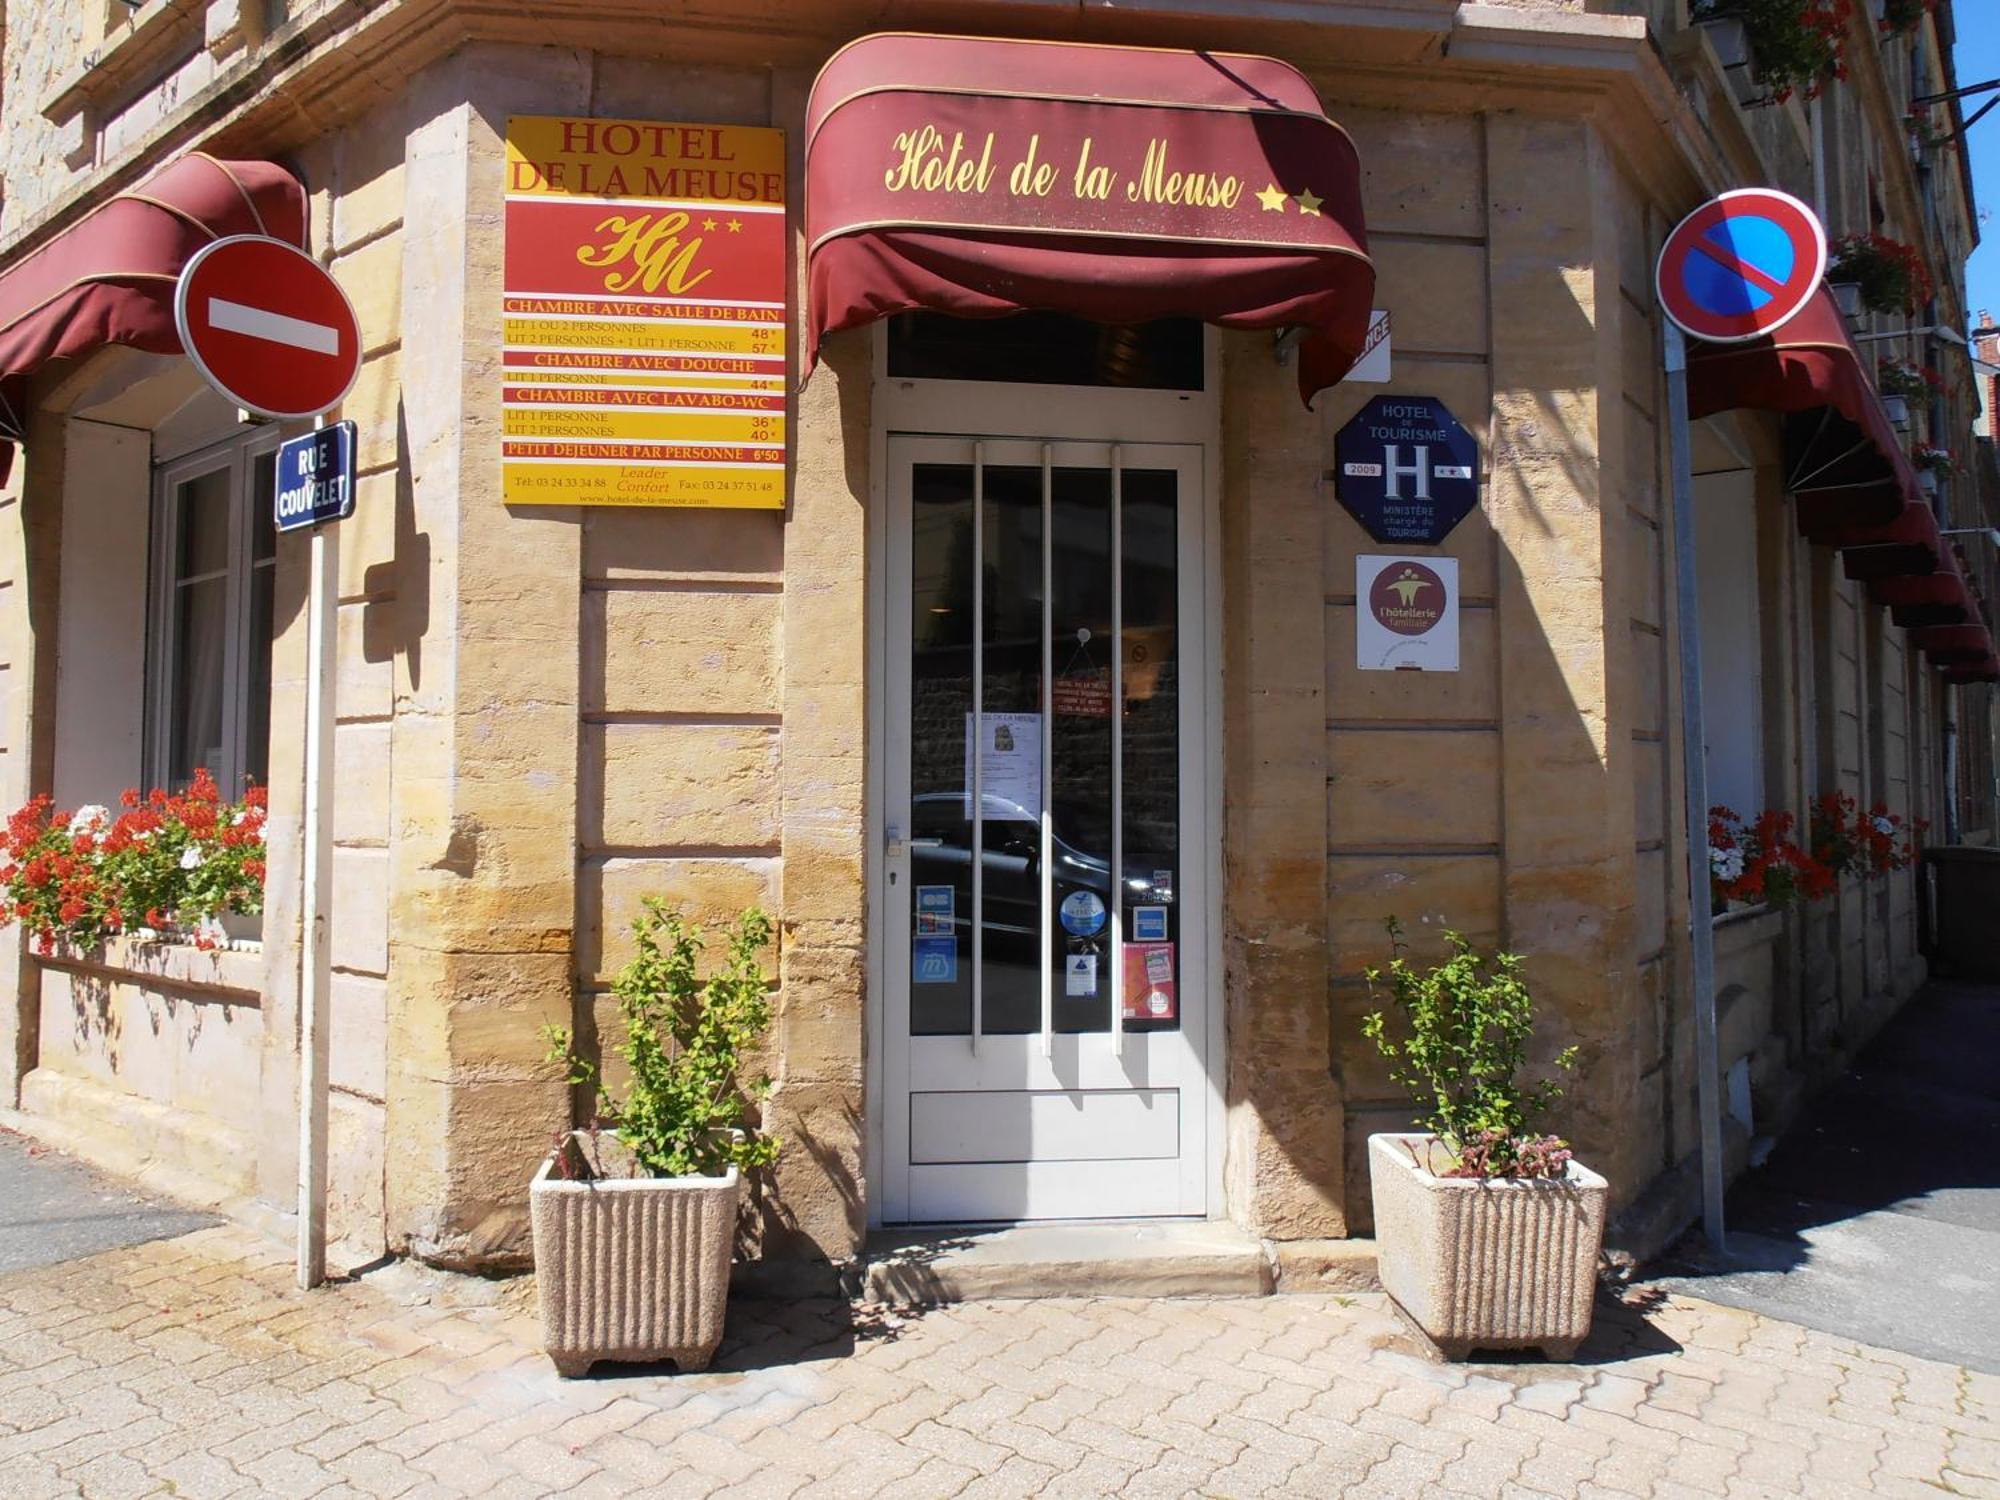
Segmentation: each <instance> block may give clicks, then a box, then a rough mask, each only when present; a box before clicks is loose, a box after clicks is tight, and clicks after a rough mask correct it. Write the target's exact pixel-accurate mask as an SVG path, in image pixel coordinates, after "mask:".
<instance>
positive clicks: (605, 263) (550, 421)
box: [501, 115, 791, 509]
mask: <svg viewBox="0 0 2000 1500" xmlns="http://www.w3.org/2000/svg"><path fill="white" fill-rule="evenodd" d="M506 223H507V246H506V270H505V273H504V276H503V278H502V279H503V297H504V300H503V302H502V312H503V314H504V345H503V356H502V357H503V366H504V367H503V370H502V382H503V393H502V402H501V404H502V408H503V412H504V418H503V423H502V436H501V473H502V487H503V492H504V494H505V497H506V501H507V503H508V504H509V505H689V506H724V507H747V508H756V509H779V508H782V507H783V506H784V504H785V498H786V490H785V476H786V463H785V457H786V451H787V450H786V444H787V442H788V440H789V436H790V425H791V399H790V396H789V394H788V385H789V382H788V378H787V369H788V361H787V352H788V349H789V339H790V333H791V318H790V296H789V292H790V283H789V281H788V279H787V277H786V274H785V256H786V248H787V244H788V234H787V230H786V225H785V138H784V132H782V131H779V130H768V129H763V128H761V127H754V126H743V125H682V124H665V123H661V122H658V121H649V120H591V119H580V118H572V117H565V116H549V115H534V116H517V117H516V118H514V119H511V120H509V121H508V122H507V221H506Z"/></svg>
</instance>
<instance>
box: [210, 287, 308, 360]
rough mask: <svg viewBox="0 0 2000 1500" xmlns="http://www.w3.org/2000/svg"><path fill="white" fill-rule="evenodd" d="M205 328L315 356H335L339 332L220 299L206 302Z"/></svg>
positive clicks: (213, 298)
mask: <svg viewBox="0 0 2000 1500" xmlns="http://www.w3.org/2000/svg"><path fill="white" fill-rule="evenodd" d="M208 326H209V327H211V328H220V329H221V330H222V331H223V332H225V333H242V334H248V335H249V336H250V337H251V338H253V339H264V340H267V341H268V342H270V343H273V344H290V345H291V346H292V347H293V348H294V349H305V350H308V351H310V352H311V353H314V354H338V353H339V352H340V330H339V329H337V328H329V327H327V325H326V324H324V323H308V322H307V321H306V320H305V319H304V318H292V317H287V316H286V315H285V314H284V313H274V312H270V311H267V310H266V309H264V308H261V307H246V306H245V305H244V304H243V303H241V302H228V301H225V300H224V299H223V298H221V297H210V298H209V299H208Z"/></svg>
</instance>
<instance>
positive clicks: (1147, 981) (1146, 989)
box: [1119, 943, 1180, 1021]
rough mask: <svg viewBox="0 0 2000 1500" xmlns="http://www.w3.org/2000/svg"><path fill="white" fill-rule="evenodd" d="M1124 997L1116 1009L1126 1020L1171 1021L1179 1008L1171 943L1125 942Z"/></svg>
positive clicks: (1122, 976)
mask: <svg viewBox="0 0 2000 1500" xmlns="http://www.w3.org/2000/svg"><path fill="white" fill-rule="evenodd" d="M1119 977H1120V978H1121V979H1122V980H1123V982H1124V999H1123V1002H1122V1004H1121V1006H1120V1010H1121V1011H1122V1013H1123V1014H1124V1017H1125V1019H1126V1020H1128V1021H1171V1020H1173V1019H1175V1017H1176V1016H1177V1015H1178V1013H1179V1010H1180V1004H1179V998H1178V987H1177V985H1176V984H1175V981H1174V945H1173V944H1172V943H1127V944H1126V945H1125V962H1124V972H1123V973H1122V974H1121V975H1120V976H1119Z"/></svg>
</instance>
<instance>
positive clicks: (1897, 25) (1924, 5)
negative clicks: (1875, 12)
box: [1875, 0, 1937, 36]
mask: <svg viewBox="0 0 2000 1500" xmlns="http://www.w3.org/2000/svg"><path fill="white" fill-rule="evenodd" d="M1936 9H1937V0H1882V19H1881V20H1879V21H1877V22H1876V23H1875V24H1876V26H1877V27H1878V28H1879V29H1880V30H1881V32H1882V34H1883V35H1884V36H1898V35H1901V34H1902V33H1904V32H1910V31H1915V30H1916V29H1917V27H1919V26H1920V25H1922V24H1923V20H1924V17H1926V16H1928V15H1930V14H1931V12H1933V11H1934V10H1936Z"/></svg>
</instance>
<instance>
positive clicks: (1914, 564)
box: [1799, 500, 1945, 582]
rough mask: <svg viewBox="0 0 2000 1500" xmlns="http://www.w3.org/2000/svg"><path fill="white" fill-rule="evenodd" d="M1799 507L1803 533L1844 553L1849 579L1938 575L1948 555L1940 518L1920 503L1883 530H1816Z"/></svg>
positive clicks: (1885, 523)
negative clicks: (1946, 554)
mask: <svg viewBox="0 0 2000 1500" xmlns="http://www.w3.org/2000/svg"><path fill="white" fill-rule="evenodd" d="M1804 509H1805V508H1804V506H1803V505H1801V507H1800V512H1801V513H1800V516H1799V522H1800V528H1799V529H1800V530H1802V531H1803V532H1804V533H1805V534H1806V536H1807V537H1808V538H1810V539H1811V540H1812V541H1815V542H1819V543H1821V544H1822V545H1824V546H1828V547H1837V548H1839V549H1840V551H1841V554H1842V556H1841V565H1842V566H1843V567H1844V568H1845V569H1846V572H1847V576H1848V577H1849V578H1852V579H1855V580H1857V581H1864V580H1865V581H1869V582H1873V581H1874V580H1877V579H1882V578H1890V577H1895V576H1898V575H1904V574H1919V575H1922V574H1929V573H1935V572H1936V571H1937V570H1938V568H1939V566H1940V565H1941V564H1942V562H1943V559H1944V555H1945V545H1944V538H1943V537H1942V536H1941V535H1939V533H1938V523H1937V515H1936V513H1935V512H1934V511H1932V509H1931V508H1930V506H1929V505H1927V504H1925V503H1924V502H1923V501H1921V500H1915V501H1911V502H1909V503H1908V504H1906V505H1904V507H1903V508H1902V510H1901V511H1899V512H1898V513H1897V515H1896V517H1895V518H1894V519H1893V520H1890V521H1886V522H1884V523H1883V524H1882V525H1880V526H1815V525H1813V524H1811V522H1812V519H1813V518H1812V517H1810V516H1807V515H1806V514H1805V513H1804Z"/></svg>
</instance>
